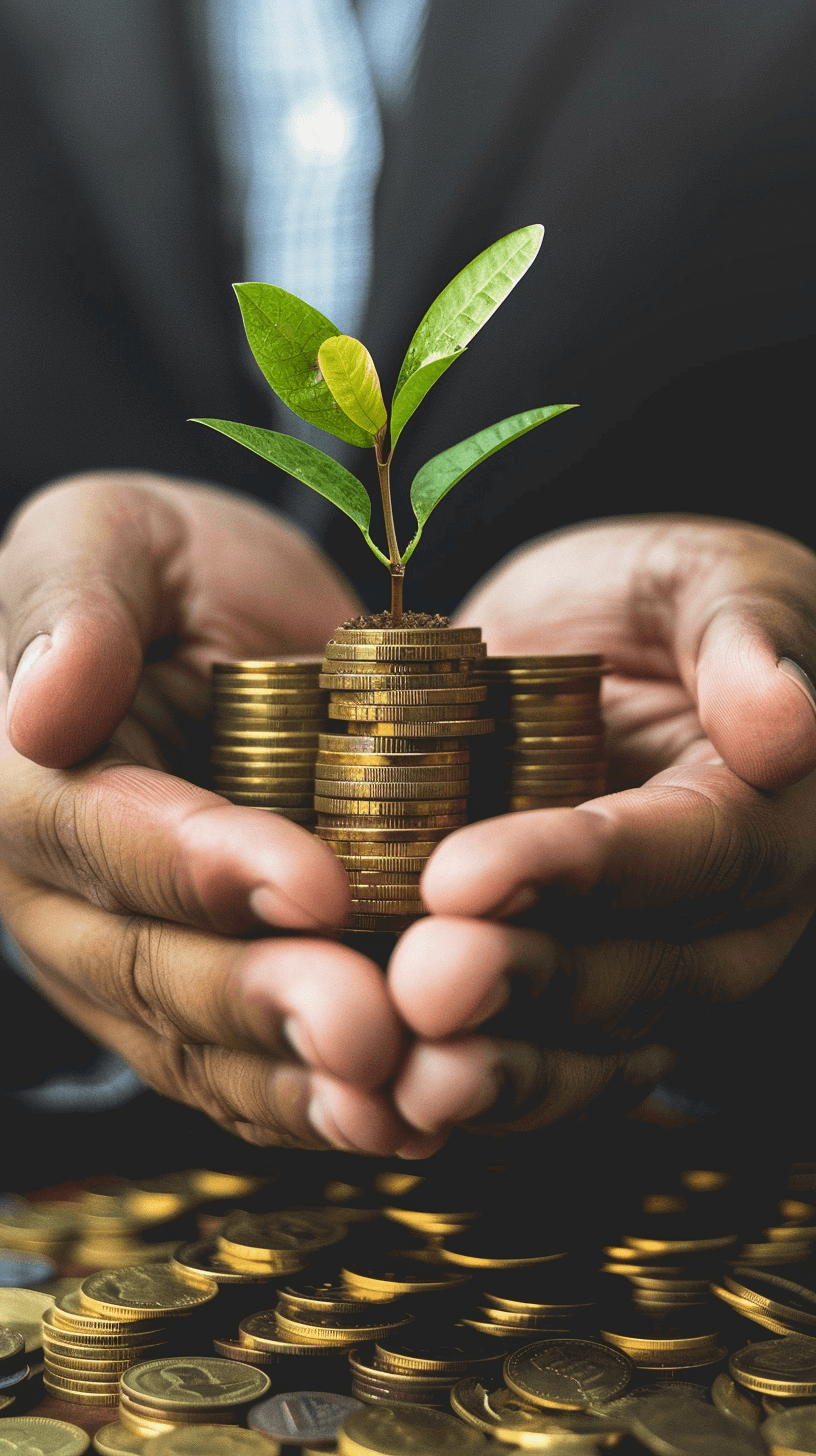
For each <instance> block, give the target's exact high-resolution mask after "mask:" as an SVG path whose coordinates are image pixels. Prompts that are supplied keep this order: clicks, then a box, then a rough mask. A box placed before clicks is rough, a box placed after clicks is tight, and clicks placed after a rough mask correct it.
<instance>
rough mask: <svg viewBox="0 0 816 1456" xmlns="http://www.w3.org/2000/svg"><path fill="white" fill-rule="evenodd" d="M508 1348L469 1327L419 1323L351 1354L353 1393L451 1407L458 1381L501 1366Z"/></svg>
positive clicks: (364, 1397)
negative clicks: (481, 1337) (423, 1324)
mask: <svg viewBox="0 0 816 1456" xmlns="http://www.w3.org/2000/svg"><path fill="white" fill-rule="evenodd" d="M505 1353H506V1350H505V1347H504V1346H497V1345H496V1343H495V1342H494V1341H491V1340H484V1339H480V1338H479V1336H478V1335H474V1334H472V1333H471V1332H470V1331H468V1330H466V1329H462V1328H456V1327H452V1326H448V1327H447V1328H446V1327H445V1326H444V1325H443V1326H441V1327H440V1326H439V1325H437V1324H436V1323H435V1322H434V1323H432V1324H430V1323H429V1324H428V1325H427V1326H422V1325H419V1324H418V1325H417V1326H416V1328H415V1329H411V1330H409V1331H407V1332H406V1333H405V1334H404V1335H402V1334H399V1335H391V1336H388V1337H382V1338H380V1339H378V1340H377V1341H376V1342H375V1343H374V1344H373V1345H368V1346H363V1347H362V1348H361V1349H359V1350H355V1351H354V1352H353V1353H352V1354H351V1355H350V1356H349V1365H350V1367H351V1393H352V1395H356V1396H357V1398H358V1399H359V1400H364V1401H366V1402H370V1403H371V1404H376V1403H378V1402H380V1401H399V1402H404V1403H405V1404H407V1405H414V1404H415V1405H423V1406H435V1407H436V1408H437V1409H439V1410H448V1409H450V1394H451V1390H452V1389H453V1387H454V1385H456V1383H457V1381H459V1380H461V1379H462V1377H463V1375H473V1374H477V1373H488V1372H489V1371H490V1370H491V1369H495V1368H496V1366H497V1364H498V1365H499V1367H500V1362H501V1361H502V1360H503V1359H504V1356H505Z"/></svg>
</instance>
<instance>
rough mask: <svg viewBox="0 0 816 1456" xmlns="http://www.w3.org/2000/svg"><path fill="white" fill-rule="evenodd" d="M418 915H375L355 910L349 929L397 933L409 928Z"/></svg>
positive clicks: (377, 932) (350, 919) (386, 933)
mask: <svg viewBox="0 0 816 1456" xmlns="http://www.w3.org/2000/svg"><path fill="white" fill-rule="evenodd" d="M417 918H418V917H417V916H416V915H373V914H365V913H363V911H360V910H355V911H354V912H353V914H352V915H351V916H350V917H349V922H348V929H349V930H360V931H366V932H367V933H370V934H375V935H378V934H383V935H397V934H399V932H400V931H401V930H407V929H408V927H409V925H413V923H414V921H415V920H416V919H417Z"/></svg>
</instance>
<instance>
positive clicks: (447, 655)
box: [314, 627, 493, 931]
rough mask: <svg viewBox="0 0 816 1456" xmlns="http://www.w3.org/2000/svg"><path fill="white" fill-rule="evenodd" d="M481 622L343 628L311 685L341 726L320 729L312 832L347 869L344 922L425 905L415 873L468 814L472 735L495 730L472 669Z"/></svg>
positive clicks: (404, 919)
mask: <svg viewBox="0 0 816 1456" xmlns="http://www.w3.org/2000/svg"><path fill="white" fill-rule="evenodd" d="M484 653H485V648H484V644H483V643H482V641H481V632H480V630H479V628H478V627H463V628H455V629H454V628H450V627H429V628H340V629H338V630H337V631H336V632H335V634H334V636H333V638H332V640H331V641H330V642H329V643H328V645H327V647H326V660H325V662H324V664H323V670H322V672H321V675H320V685H321V687H323V688H328V689H329V691H330V694H331V696H330V701H329V709H328V713H329V717H330V718H333V719H338V720H340V721H342V722H345V724H346V736H343V734H340V733H338V734H325V735H322V736H321V738H320V752H319V753H318V757H317V767H316V783H315V801H314V803H315V809H316V810H317V816H318V819H317V822H318V828H317V833H318V835H319V836H320V838H321V839H323V840H325V841H326V842H327V843H329V844H331V845H332V847H333V848H334V850H335V852H336V853H337V855H338V857H339V858H340V859H341V860H342V862H343V864H344V865H345V866H346V869H347V871H348V874H349V879H350V881H351V894H352V917H351V921H350V928H351V929H352V930H363V931H400V930H402V929H404V927H405V926H407V925H409V924H410V923H411V922H412V921H413V920H415V919H416V918H417V916H419V915H421V914H422V913H423V907H422V900H421V897H420V893H419V879H420V875H421V873H422V869H423V868H424V865H425V863H426V861H427V859H428V858H429V856H430V855H431V853H432V852H433V850H434V848H435V847H436V845H437V844H438V843H439V842H440V840H442V839H444V837H445V835H446V834H449V833H450V832H451V830H452V829H455V828H457V826H459V825H461V824H464V823H465V822H466V818H467V812H466V811H467V794H468V788H469V764H470V753H469V744H470V740H471V739H472V738H474V737H477V736H479V735H481V734H485V733H489V732H491V731H492V728H493V724H492V723H491V722H489V721H488V720H486V719H485V718H483V717H480V716H479V713H480V705H481V704H482V703H483V702H484V700H485V698H486V696H487V693H486V688H485V687H484V685H483V684H480V683H476V682H475V681H474V678H473V672H472V669H473V665H474V663H476V662H478V661H479V660H480V659H481V658H483V657H484Z"/></svg>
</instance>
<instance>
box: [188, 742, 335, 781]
mask: <svg viewBox="0 0 816 1456" xmlns="http://www.w3.org/2000/svg"><path fill="white" fill-rule="evenodd" d="M210 761H211V762H212V763H218V764H243V763H247V764H253V763H257V764H258V765H259V766H261V765H263V766H264V767H270V768H271V767H274V770H275V773H276V774H278V775H279V776H280V777H282V778H297V777H298V776H299V775H303V774H308V773H309V772H310V771H311V770H312V769H313V767H314V764H315V762H316V761H317V745H316V744H315V745H314V746H313V747H309V748H302V749H297V748H296V749H295V750H294V751H292V750H291V749H288V748H287V749H285V750H283V751H282V750H281V749H280V748H276V747H275V745H274V744H273V745H272V746H270V747H264V746H262V745H259V744H257V743H244V744H241V743H237V744H235V743H216V744H214V745H213V747H212V750H211V753H210Z"/></svg>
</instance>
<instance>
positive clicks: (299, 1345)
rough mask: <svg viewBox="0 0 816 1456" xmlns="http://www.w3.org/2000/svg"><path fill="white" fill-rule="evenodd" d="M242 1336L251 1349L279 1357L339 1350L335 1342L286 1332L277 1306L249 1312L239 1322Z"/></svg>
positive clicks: (241, 1339)
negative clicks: (329, 1342)
mask: <svg viewBox="0 0 816 1456" xmlns="http://www.w3.org/2000/svg"><path fill="white" fill-rule="evenodd" d="M238 1338H239V1342H240V1344H241V1345H243V1346H244V1347H245V1348H246V1349H247V1350H248V1352H249V1353H253V1352H260V1353H264V1352H265V1353H266V1354H268V1355H269V1356H270V1357H271V1358H272V1359H275V1360H277V1359H278V1358H279V1357H281V1356H284V1355H285V1356H290V1355H292V1356H295V1357H296V1358H298V1359H299V1358H300V1357H301V1356H302V1357H304V1358H308V1359H312V1358H315V1357H321V1356H324V1357H325V1356H327V1355H334V1356H336V1355H337V1353H338V1352H337V1349H336V1347H335V1346H332V1345H320V1344H317V1343H316V1342H315V1341H314V1340H305V1339H302V1338H299V1337H298V1338H296V1337H295V1336H294V1335H284V1334H283V1332H282V1330H281V1329H280V1327H279V1325H278V1320H277V1315H276V1313H275V1311H274V1310H273V1309H262V1310H260V1311H259V1312H258V1313H257V1314H251V1315H247V1317H246V1318H245V1319H243V1320H241V1323H240V1325H239V1326H238ZM221 1343H222V1344H223V1343H225V1342H224V1341H222V1342H221Z"/></svg>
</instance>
